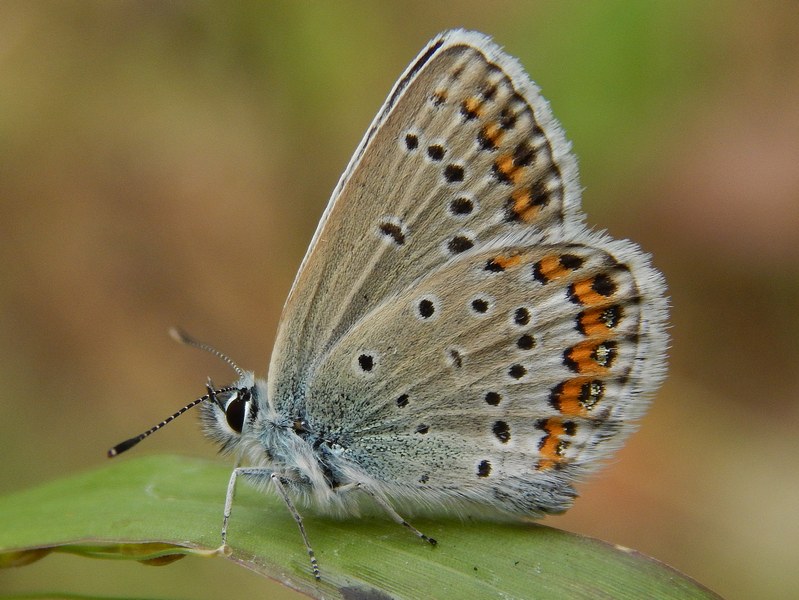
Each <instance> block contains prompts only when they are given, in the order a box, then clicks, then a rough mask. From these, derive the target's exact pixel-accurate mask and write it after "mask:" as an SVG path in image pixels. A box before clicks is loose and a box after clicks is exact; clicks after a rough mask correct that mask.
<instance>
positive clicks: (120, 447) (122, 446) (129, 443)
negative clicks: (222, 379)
mask: <svg viewBox="0 0 799 600" xmlns="http://www.w3.org/2000/svg"><path fill="white" fill-rule="evenodd" d="M210 399H211V395H210V394H206V395H205V396H201V397H200V398H197V399H196V400H192V401H191V402H189V403H188V404H187V405H186V406H184V407H183V408H181V409H180V410H179V411H178V412H176V413H175V414H173V415H171V416H169V417H167V418H166V419H164V420H163V421H161V422H160V423H159V424H158V425H156V426H154V427H151V428H150V429H148V430H147V431H145V432H144V433H140V434H139V435H137V436H136V437H132V438H130V439H129V440H125V441H124V442H121V443H119V444H117V445H116V446H114V447H113V448H111V449H110V450H109V451H108V458H114V457H115V456H117V455H119V454H122V453H123V452H125V450H130V449H131V448H133V446H135V445H136V444H138V443H139V442H140V441H142V440H143V439H144V438H147V437H150V436H151V435H152V434H154V433H155V432H156V431H158V430H159V429H161V428H162V427H163V426H164V425H166V424H167V423H170V422H172V421H174V420H175V419H177V418H178V417H179V416H180V415H182V414H183V413H184V412H186V411H187V410H189V409H190V408H193V407H195V406H197V405H198V404H199V403H200V402H205V401H206V400H210Z"/></svg>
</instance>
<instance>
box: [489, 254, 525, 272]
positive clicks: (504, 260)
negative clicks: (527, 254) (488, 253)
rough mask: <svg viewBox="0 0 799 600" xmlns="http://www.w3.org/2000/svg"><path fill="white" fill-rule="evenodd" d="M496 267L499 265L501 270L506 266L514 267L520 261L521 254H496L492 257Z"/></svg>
mask: <svg viewBox="0 0 799 600" xmlns="http://www.w3.org/2000/svg"><path fill="white" fill-rule="evenodd" d="M491 262H493V263H494V264H495V265H497V266H498V267H501V268H502V269H503V270H504V269H507V268H508V267H515V266H517V265H519V264H520V263H521V262H522V256H521V254H516V255H514V256H501V255H500V256H497V257H495V258H493V259H492V261H491Z"/></svg>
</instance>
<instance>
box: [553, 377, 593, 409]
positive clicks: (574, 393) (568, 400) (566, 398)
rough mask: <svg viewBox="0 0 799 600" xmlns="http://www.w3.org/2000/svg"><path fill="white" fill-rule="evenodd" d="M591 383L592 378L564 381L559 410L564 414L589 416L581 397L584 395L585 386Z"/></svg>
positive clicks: (559, 397) (560, 388) (559, 395)
mask: <svg viewBox="0 0 799 600" xmlns="http://www.w3.org/2000/svg"><path fill="white" fill-rule="evenodd" d="M590 381H592V380H591V378H590V377H575V378H574V379H569V380H568V381H564V382H563V383H562V384H561V385H560V386H559V389H558V396H557V408H558V410H559V411H560V412H561V413H562V414H564V415H568V416H580V417H584V416H586V415H587V414H588V411H586V410H585V406H583V403H582V402H580V395H581V394H582V391H583V386H584V385H585V384H586V383H589V382H590Z"/></svg>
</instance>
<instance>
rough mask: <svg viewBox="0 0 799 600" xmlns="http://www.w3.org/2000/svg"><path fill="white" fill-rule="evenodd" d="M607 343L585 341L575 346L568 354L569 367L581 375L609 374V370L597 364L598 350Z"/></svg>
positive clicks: (603, 341)
mask: <svg viewBox="0 0 799 600" xmlns="http://www.w3.org/2000/svg"><path fill="white" fill-rule="evenodd" d="M604 343H606V341H605V340H600V341H597V340H585V341H583V342H580V343H579V344H575V345H574V346H572V347H571V348H569V350H568V351H567V352H566V358H567V360H568V361H569V363H570V364H569V367H570V368H571V369H572V370H573V371H575V372H577V373H581V374H588V373H591V374H600V373H607V372H608V368H607V367H606V366H603V365H601V364H599V363H598V362H597V359H596V355H597V349H598V348H599V347H600V346H601V345H602V344H604Z"/></svg>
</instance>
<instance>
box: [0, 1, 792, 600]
mask: <svg viewBox="0 0 799 600" xmlns="http://www.w3.org/2000/svg"><path fill="white" fill-rule="evenodd" d="M453 26H465V27H468V28H474V29H479V30H481V31H484V32H486V33H489V34H491V35H492V36H494V37H495V39H496V40H497V41H498V42H499V43H500V44H502V45H504V46H505V47H506V49H507V50H508V51H509V52H510V53H511V54H513V55H515V56H517V57H519V58H520V60H521V62H522V63H523V64H524V65H525V67H526V68H527V70H528V71H529V72H530V74H531V76H532V77H533V79H534V80H536V81H537V82H538V83H539V84H540V85H541V86H542V88H543V90H544V94H545V95H546V97H547V98H548V99H549V100H550V101H551V103H552V107H553V110H554V112H555V114H556V116H557V117H558V118H559V119H560V120H561V122H562V123H563V125H564V127H565V129H566V131H567V133H568V135H569V137H570V138H571V139H572V140H573V142H574V147H575V151H576V152H577V154H578V156H579V158H580V164H581V172H582V184H583V185H584V186H585V188H586V191H585V199H584V206H585V210H586V212H587V213H588V220H589V222H590V223H591V224H592V225H594V226H596V227H601V228H607V229H608V230H609V231H610V232H611V233H612V234H614V235H615V236H617V237H629V238H632V239H634V240H636V241H637V242H639V243H640V244H641V245H642V246H643V247H644V248H645V249H646V250H647V251H649V252H651V253H652V254H653V255H654V262H655V264H656V265H657V266H658V267H659V268H661V269H662V270H663V271H664V272H665V274H666V277H667V280H668V282H669V287H670V294H671V297H672V303H673V317H672V323H673V328H672V335H673V341H672V346H673V349H672V353H671V356H672V358H671V370H670V376H669V379H668V381H667V383H666V385H665V386H664V388H663V390H662V391H661V393H660V394H659V395H658V397H657V400H656V402H655V403H654V405H653V408H652V411H651V412H650V413H649V415H648V416H647V417H646V418H645V419H644V421H643V423H642V427H641V430H640V431H639V432H638V433H637V434H636V435H635V436H634V437H633V438H632V439H631V441H630V443H629V444H628V445H627V447H626V448H625V449H624V450H623V451H622V452H621V453H620V454H619V456H618V458H617V460H615V461H613V463H612V464H611V465H609V466H608V468H607V469H606V470H605V471H604V472H603V473H602V475H601V476H600V477H597V478H596V479H594V480H593V481H591V482H589V483H588V484H586V485H583V486H582V488H581V491H582V494H583V496H582V498H581V499H580V500H579V501H578V502H577V504H576V506H575V508H574V509H572V511H570V512H569V513H568V514H567V515H566V516H564V517H558V518H552V519H549V520H548V521H547V523H548V524H550V525H552V526H556V527H561V528H566V529H570V530H573V531H577V532H580V533H584V534H587V535H591V536H596V537H599V538H602V539H605V540H608V541H611V542H615V543H619V544H623V545H626V546H629V547H632V548H635V549H637V550H640V551H642V552H645V553H647V554H650V555H652V556H654V557H656V558H658V559H661V560H663V561H665V562H667V563H669V564H671V565H673V566H674V567H676V568H678V569H680V570H682V571H684V572H685V573H687V574H689V575H691V576H693V577H695V578H696V579H698V580H699V581H700V582H702V583H704V584H706V585H707V586H709V587H711V588H712V589H714V590H716V591H717V592H719V593H721V594H722V595H724V596H726V597H728V598H755V597H757V598H787V597H796V596H797V595H799V576H797V574H796V565H797V563H798V561H799V515H798V514H797V509H798V508H799V501H798V500H799V470H797V456H799V454H798V453H797V451H799V438H798V437H797V433H796V432H797V426H799V418H798V417H799V402H797V400H798V396H799V394H798V391H799V384H798V383H797V380H799V377H798V376H799V367H798V366H797V365H799V361H797V359H798V358H799V343H797V339H798V338H799V101H797V98H799V9H797V5H796V3H794V2H770V3H751V4H750V3H739V2H727V1H721V0H719V1H716V2H712V1H710V2H702V3H698V2H681V3H678V2H668V1H654V2H646V3H643V2H641V3H639V2H616V1H607V2H602V3H584V2H581V1H576V0H567V1H561V2H547V3H538V2H536V3H527V2H494V1H493V0H492V2H490V8H487V7H486V3H485V2H476V1H469V2H457V3H455V2H441V3H428V2H426V1H425V2H422V1H420V2H404V3H379V4H377V3H370V2H365V1H364V2H336V3H324V4H323V3H295V2H290V1H284V2H272V3H257V2H253V3H249V2H237V3H230V4H227V3H218V4H216V3H205V2H204V3H190V2H171V3H167V2H113V3H105V2H22V1H6V2H3V3H2V4H0V251H1V252H2V260H0V269H2V270H1V271H0V315H1V316H0V374H1V377H2V379H0V387H1V388H2V398H1V399H0V440H2V450H3V452H2V456H3V460H2V462H0V492H6V491H12V490H18V489H22V488H24V487H26V486H32V485H35V484H37V483H40V482H44V481H48V480H50V479H52V478H54V477H57V476H60V475H64V474H69V473H75V472H78V471H81V470H85V469H92V468H94V467H97V466H99V465H105V464H106V462H105V461H106V459H105V456H104V454H105V451H106V449H107V448H108V447H109V446H110V445H112V444H114V443H116V442H118V441H120V440H122V439H124V438H126V437H128V436H130V435H133V434H135V433H138V432H139V431H141V430H143V429H145V428H147V427H149V426H150V425H151V424H153V423H155V422H157V421H158V420H160V419H161V418H162V417H164V416H166V415H167V414H168V413H170V412H172V411H173V410H174V409H176V408H177V407H179V406H181V405H182V404H183V403H185V402H187V401H188V400H190V399H192V398H194V397H195V396H197V395H200V394H201V393H202V392H203V386H204V383H205V378H206V376H208V375H211V376H212V377H213V378H214V380H216V381H218V382H222V381H224V380H227V379H228V378H229V373H228V370H227V368H226V367H225V366H224V365H222V364H221V363H219V362H218V361H216V360H214V359H213V358H211V357H207V356H203V355H202V354H200V353H197V352H196V351H193V350H190V349H186V348H182V347H180V346H178V345H176V344H174V343H173V342H172V341H171V340H170V339H169V338H168V337H167V335H166V331H167V328H168V327H169V326H171V325H173V324H179V325H181V326H183V327H185V328H186V329H187V330H188V331H190V332H191V333H193V334H194V335H196V336H197V337H200V338H201V339H202V340H205V341H208V342H210V343H212V344H214V345H215V346H217V347H219V348H220V349H223V350H225V351H227V352H230V353H231V354H232V355H233V357H234V358H235V359H236V360H237V361H238V362H239V363H240V364H241V365H242V366H244V367H246V368H254V369H256V371H257V372H259V373H260V374H262V375H263V374H265V369H266V366H267V363H268V358H269V353H270V350H271V345H272V339H273V336H274V332H275V328H276V324H277V320H278V316H279V312H280V309H281V306H282V303H283V301H284V299H285V296H286V294H287V292H288V289H289V286H290V284H291V281H292V279H293V277H294V273H295V271H296V269H297V267H298V266H299V263H300V260H301V258H302V256H303V253H304V251H305V247H306V245H307V243H308V242H309V240H310V238H311V235H312V233H313V230H314V227H315V225H316V222H317V220H318V218H319V216H320V215H321V212H322V210H323V208H324V206H325V203H326V202H327V199H328V197H329V194H330V191H331V190H332V189H333V186H334V185H335V183H336V180H337V178H338V176H339V174H340V173H341V171H342V170H343V169H344V167H345V165H346V164H347V161H348V160H349V156H350V154H351V153H352V151H353V150H354V148H355V146H356V144H357V143H358V141H359V140H360V137H361V135H362V134H363V132H364V131H365V129H366V127H367V125H368V124H369V122H370V121H371V119H372V117H373V116H374V114H375V112H376V111H377V109H378V107H379V106H380V104H381V102H382V101H383V99H384V98H385V96H386V94H387V92H388V90H389V89H390V87H391V85H392V84H393V82H394V80H395V79H396V77H397V76H398V75H399V74H400V73H401V72H402V70H403V69H404V68H405V66H406V64H407V63H408V62H409V61H410V60H411V59H412V58H413V57H414V56H415V55H416V53H417V52H418V51H419V50H420V49H421V48H422V46H423V45H424V44H425V43H426V42H427V40H428V39H429V38H430V37H432V36H433V35H434V34H435V33H437V32H438V31H440V30H443V29H446V28H449V27H453ZM181 421H182V422H181ZM136 451H137V452H139V453H166V452H171V453H183V454H187V455H191V456H207V457H213V456H214V455H215V448H213V447H211V446H210V445H209V444H207V443H206V442H205V441H204V440H203V438H202V437H201V435H200V434H199V433H198V432H197V423H196V420H195V419H193V418H184V419H182V420H179V421H178V422H177V423H175V424H174V425H172V426H170V428H169V429H168V430H166V431H164V432H161V433H160V434H158V435H156V436H154V437H153V438H151V439H150V440H149V442H148V443H147V444H145V445H143V446H141V447H140V448H139V449H137V450H136ZM223 495H224V490H223V489H220V513H221V509H222V498H223ZM298 543H299V540H298ZM42 581H46V582H48V585H46V586H45V589H59V590H63V591H74V592H83V593H110V592H115V593H122V594H127V595H137V596H148V595H149V596H151V597H152V596H170V595H177V596H179V597H192V598H216V597H220V596H221V594H222V593H223V590H229V592H228V595H229V596H230V597H245V596H253V595H254V594H261V593H263V590H264V587H263V586H264V584H263V580H261V579H259V578H257V577H256V576H254V575H252V574H249V573H247V572H245V571H244V570H243V569H241V568H237V567H235V566H234V565H232V564H228V563H226V562H225V561H218V560H209V561H203V560H200V559H187V560H184V561H180V562H179V563H176V564H175V565H173V566H170V567H167V568H163V569H151V568H147V567H143V566H140V565H138V564H135V563H134V564H126V563H110V562H100V561H90V560H86V559H79V558H74V557H50V558H47V559H45V560H44V561H42V562H40V563H37V564H35V565H32V566H29V567H25V568H23V569H17V570H13V571H5V572H0V591H5V592H10V591H13V590H27V591H35V590H40V589H42V585H41V582H42Z"/></svg>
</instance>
